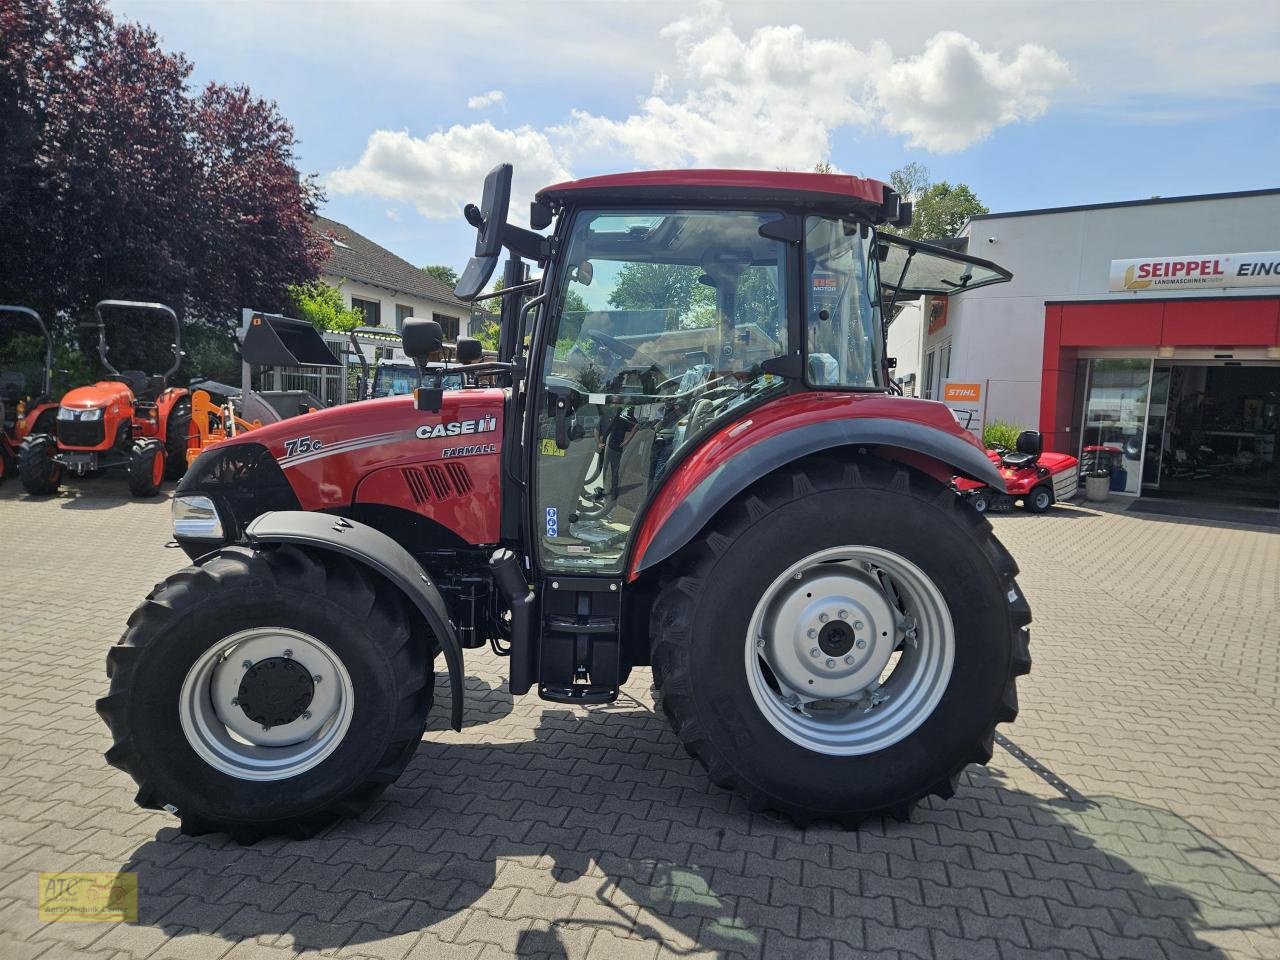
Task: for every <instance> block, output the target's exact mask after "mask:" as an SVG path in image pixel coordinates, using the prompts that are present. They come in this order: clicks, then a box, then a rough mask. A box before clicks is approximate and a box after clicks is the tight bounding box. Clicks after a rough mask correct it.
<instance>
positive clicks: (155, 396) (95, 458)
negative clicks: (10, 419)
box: [18, 300, 191, 497]
mask: <svg viewBox="0 0 1280 960" xmlns="http://www.w3.org/2000/svg"><path fill="white" fill-rule="evenodd" d="M104 311H114V312H124V311H131V312H143V313H153V314H154V313H159V314H162V315H164V316H166V317H168V318H169V320H171V321H172V323H173V343H172V348H173V365H172V366H171V367H169V369H167V370H166V371H165V372H164V373H162V374H160V375H158V376H150V375H148V374H146V373H145V372H143V371H141V370H124V371H121V370H117V369H116V368H115V367H114V366H112V364H111V361H110V360H109V359H108V346H107V325H106V319H105V318H104ZM93 312H94V317H95V318H96V321H97V323H96V327H97V331H98V357H99V358H100V359H101V361H102V366H103V367H104V368H106V370H107V371H108V374H109V375H108V376H107V377H105V378H104V379H102V380H99V381H98V382H97V383H94V384H90V385H89V386H87V387H77V388H76V389H74V390H69V391H67V393H66V395H64V396H63V398H62V402H61V405H60V406H59V408H58V414H57V420H56V424H57V435H56V436H54V435H52V434H48V433H40V434H32V435H31V436H29V437H27V438H26V439H25V440H23V442H22V448H21V450H20V451H19V455H18V474H19V476H20V477H21V478H22V485H23V486H24V487H25V488H26V490H27V492H28V493H30V494H34V495H47V494H50V493H56V492H57V490H58V487H59V486H60V485H61V483H62V479H63V477H64V476H65V475H66V474H67V473H71V474H74V475H75V476H78V477H87V476H97V475H98V474H100V473H101V472H102V471H104V470H110V469H116V468H123V469H124V470H126V471H128V476H129V491H130V492H131V493H132V494H133V495H134V496H135V497H150V496H154V495H155V494H156V492H157V491H158V490H159V489H160V484H161V483H162V482H163V481H164V480H165V479H169V480H176V479H177V478H178V477H180V476H182V474H183V473H184V472H185V471H186V468H187V428H188V425H189V424H190V422H191V400H190V397H189V396H188V393H187V391H186V390H185V389H183V388H181V387H171V386H169V378H170V377H171V376H173V375H174V374H175V373H177V372H178V366H179V365H180V364H181V362H182V327H181V324H179V322H178V317H177V315H176V314H175V313H174V312H173V311H172V310H171V309H169V308H168V307H166V306H165V305H164V304H162V303H138V302H135V301H132V300H103V301H102V302H100V303H99V304H98V305H97V306H96V307H94V308H93Z"/></svg>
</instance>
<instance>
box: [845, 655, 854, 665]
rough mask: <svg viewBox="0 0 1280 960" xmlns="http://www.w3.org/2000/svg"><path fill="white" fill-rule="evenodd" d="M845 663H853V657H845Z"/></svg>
mask: <svg viewBox="0 0 1280 960" xmlns="http://www.w3.org/2000/svg"><path fill="white" fill-rule="evenodd" d="M844 662H845V663H853V657H852V656H847V657H845V658H844Z"/></svg>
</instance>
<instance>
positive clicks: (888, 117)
mask: <svg viewBox="0 0 1280 960" xmlns="http://www.w3.org/2000/svg"><path fill="white" fill-rule="evenodd" d="M1070 79H1071V72H1070V70H1069V69H1068V67H1067V64H1066V62H1065V61H1064V60H1063V59H1062V58H1061V57H1059V56H1058V55H1057V54H1055V53H1053V52H1052V51H1050V50H1046V49H1045V48H1044V47H1040V46H1035V45H1034V44H1024V45H1023V46H1021V47H1019V48H1018V51H1017V54H1016V55H1015V56H1014V57H1013V58H1012V59H1008V60H1006V59H1003V58H1001V56H1000V55H999V54H998V53H990V52H987V51H984V50H983V49H982V48H981V47H979V46H978V44H977V42H975V41H974V40H971V39H970V38H968V37H966V36H964V35H963V34H960V33H955V32H950V31H949V32H944V33H939V34H935V35H934V36H932V37H930V38H929V41H928V42H927V43H926V44H925V48H924V52H923V53H921V54H920V55H919V56H916V57H911V58H910V59H907V60H898V61H895V62H894V63H893V64H892V65H891V66H889V68H888V69H887V70H884V71H883V72H882V73H880V74H879V75H877V76H876V78H875V79H874V81H873V82H872V90H873V91H874V94H873V96H874V100H875V103H876V104H877V105H878V107H879V108H880V110H881V111H882V114H881V122H882V123H883V124H884V126H885V127H887V128H888V129H889V130H892V131H893V132H895V133H902V134H906V135H907V137H908V140H907V145H908V146H911V147H923V148H924V149H926V150H930V151H932V152H934V153H948V152H951V151H955V150H963V149H964V148H965V147H968V146H970V145H972V144H974V143H976V142H977V141H979V140H983V139H985V138H986V137H988V136H990V134H991V132H992V131H993V130H995V129H996V128H997V127H1002V126H1005V125H1006V124H1010V123H1017V122H1018V121H1020V120H1034V119H1035V118H1036V117H1038V116H1040V115H1041V114H1042V113H1044V112H1045V110H1047V109H1048V108H1049V94H1050V93H1051V92H1053V91H1055V90H1058V89H1061V88H1062V87H1064V86H1066V85H1067V84H1068V83H1069V82H1070Z"/></svg>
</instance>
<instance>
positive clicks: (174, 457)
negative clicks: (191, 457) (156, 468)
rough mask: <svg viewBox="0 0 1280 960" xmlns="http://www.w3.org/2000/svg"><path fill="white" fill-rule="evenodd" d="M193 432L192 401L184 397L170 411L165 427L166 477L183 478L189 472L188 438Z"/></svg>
mask: <svg viewBox="0 0 1280 960" xmlns="http://www.w3.org/2000/svg"><path fill="white" fill-rule="evenodd" d="M190 432H191V401H190V400H189V399H188V398H186V397H183V398H182V399H181V400H179V401H178V402H177V403H175V404H174V405H173V409H172V410H170V411H169V421H168V423H166V424H165V428H164V463H165V465H164V478H165V479H166V480H181V479H182V475H183V474H184V473H186V472H187V439H188V436H187V435H188V434H189V433H190Z"/></svg>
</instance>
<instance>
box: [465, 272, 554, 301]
mask: <svg viewBox="0 0 1280 960" xmlns="http://www.w3.org/2000/svg"><path fill="white" fill-rule="evenodd" d="M540 283H542V278H541V277H538V278H537V279H536V280H526V281H525V282H524V283H519V284H516V285H515V286H514V287H503V288H502V289H501V290H496V291H494V292H493V293H482V294H481V295H480V296H478V297H475V298H474V299H472V301H471V302H472V303H479V302H480V301H481V300H493V299H496V298H497V297H505V296H506V295H507V294H509V293H523V292H524V291H525V290H532V289H534V288H535V287H537V286H538V284H540Z"/></svg>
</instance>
